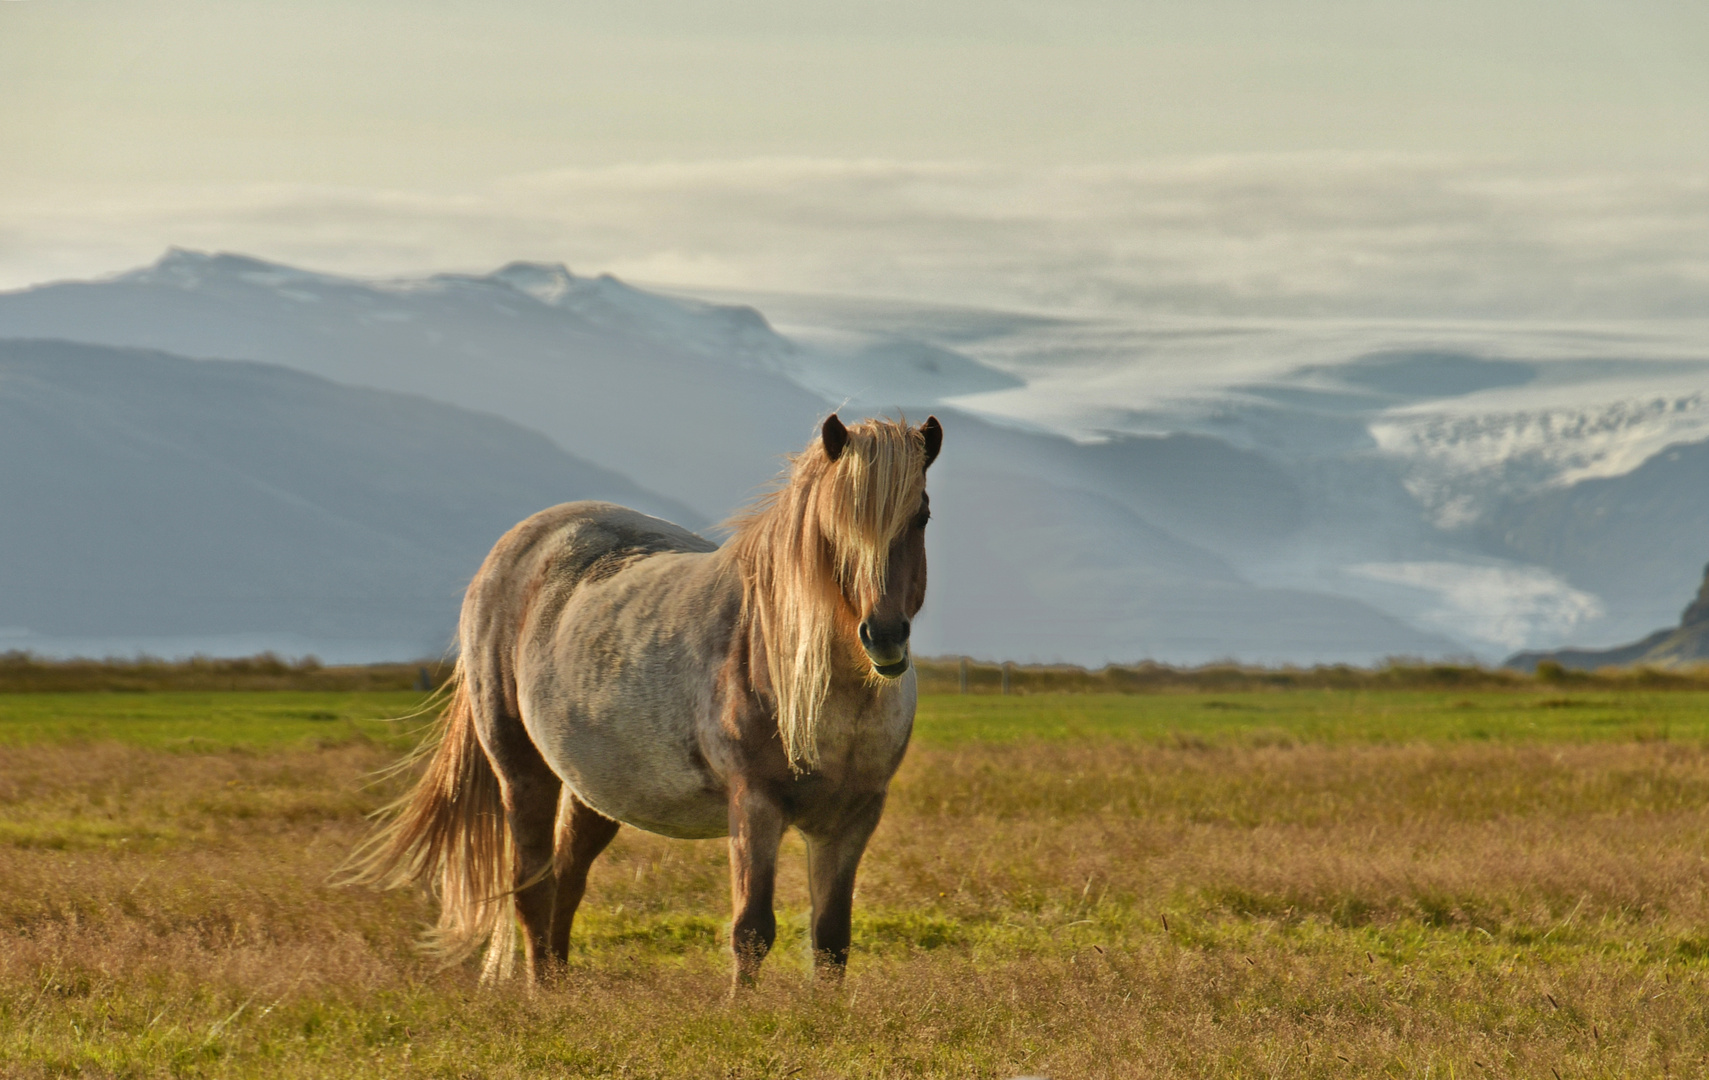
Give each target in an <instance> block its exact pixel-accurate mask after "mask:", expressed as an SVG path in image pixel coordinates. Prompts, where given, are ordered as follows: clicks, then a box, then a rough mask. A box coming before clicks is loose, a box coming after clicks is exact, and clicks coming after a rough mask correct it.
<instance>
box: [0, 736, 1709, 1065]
mask: <svg viewBox="0 0 1709 1080" xmlns="http://www.w3.org/2000/svg"><path fill="white" fill-rule="evenodd" d="M389 757H390V752H388V751H386V750H384V749H382V748H379V747H376V746H373V745H369V744H365V743H353V744H350V745H344V746H329V747H325V748H321V749H283V750H269V751H265V752H254V751H242V750H225V751H219V752H212V753H173V752H163V751H159V750H151V749H143V748H136V747H127V746H121V745H117V744H110V743H109V744H97V745H72V746H41V745H33V746H21V747H12V748H0V1075H5V1076H7V1077H13V1076H16V1077H38V1076H65V1075H80V1076H125V1077H154V1076H329V1077H332V1076H338V1077H342V1076H404V1075H410V1076H413V1075H423V1076H443V1077H490V1078H498V1077H524V1076H528V1077H532V1076H554V1077H556V1076H695V1077H699V1076H717V1077H814V1076H848V1077H856V1076H859V1077H868V1076H894V1077H903V1076H906V1077H914V1076H944V1077H952V1076H953V1077H975V1076H979V1077H1010V1076H1015V1075H1017V1074H1043V1075H1049V1076H1053V1077H1058V1078H1068V1077H1128V1076H1158V1077H1174V1076H1183V1077H1185V1076H1194V1077H1198V1076H1251V1077H1270V1076H1301V1077H1312V1076H1325V1077H1327V1076H1387V1075H1392V1076H1419V1077H1423V1076H1432V1077H1436V1076H1462V1077H1463V1076H1479V1075H1490V1076H1536V1077H1548V1076H1551V1075H1559V1076H1560V1077H1563V1078H1565V1077H1580V1076H1700V1075H1704V1074H1705V1072H1709V994H1706V990H1709V750H1706V749H1705V748H1704V747H1701V746H1697V745H1682V744H1677V743H1668V742H1646V743H1618V742H1616V743H1603V744H1596V745H1580V744H1566V743H1563V744H1549V743H1529V744H1501V743H1480V742H1460V743H1438V744H1416V745H1382V746H1378V745H1293V746H1285V745H1271V746H1263V745H1253V744H1246V745H1216V746H1206V745H1197V744H1194V743H1193V742H1192V741H1191V740H1185V741H1184V742H1183V744H1180V745H1174V746H1162V745H1151V744H1141V743H1138V742H1132V741H1123V740H1112V739H1099V740H1082V741H1074V740H1067V741H1055V742H1047V743H1041V742H1019V743H1013V742H1011V743H1006V744H1003V745H979V744H976V743H973V744H969V743H963V744H961V745H949V746H942V745H940V746H936V747H934V746H930V745H927V746H921V747H916V749H915V751H914V752H913V753H912V754H911V756H910V758H909V760H908V762H907V764H906V766H905V767H904V771H903V774H902V776H901V777H900V778H899V780H898V783H897V786H896V788H895V791H894V796H893V800H892V803H891V806H890V809H889V812H888V814H887V816H886V818H885V821H884V824H883V826H882V828H881V830H880V832H879V834H878V835H877V837H876V838H875V839H874V842H873V846H872V849H871V853H870V854H869V856H868V859H867V862H866V866H865V869H864V871H863V876H862V883H861V888H860V892H859V895H858V899H857V905H858V906H857V923H856V940H855V948H856V954H855V958H854V961H853V965H852V968H851V974H850V978H849V982H848V985H847V986H846V988H845V989H844V990H842V991H841V992H823V991H817V992H816V991H814V990H813V989H812V987H811V986H810V982H809V979H808V976H807V965H806V960H805V956H804V932H805V913H804V910H803V909H804V904H805V899H804V897H805V889H804V883H803V875H802V860H801V851H800V846H799V844H798V843H794V842H792V843H791V846H790V848H789V851H788V853H787V857H786V859H785V869H784V874H783V880H782V888H781V896H782V901H781V907H780V914H781V921H782V924H783V926H782V935H781V939H780V949H779V951H778V952H777V953H776V954H774V956H773V958H772V959H771V960H769V961H768V963H767V970H766V974H765V976H764V978H763V980H762V984H761V986H760V988H759V989H758V990H757V991H755V992H753V993H751V994H749V995H747V996H745V997H743V998H741V999H739V1000H737V1001H735V1002H730V1001H728V1000H726V986H727V980H728V975H727V967H726V963H725V959H724V955H723V952H722V934H723V926H724V924H725V922H726V921H727V917H728V916H727V912H726V905H727V903H728V899H727V871H726V867H725V860H724V852H723V848H722V845H721V844H719V843H715V842H700V843H688V842H682V841H670V840H664V839H661V838H657V837H652V836H647V835H644V834H640V833H637V832H635V831H633V830H625V831H624V832H623V833H622V834H620V836H619V839H618V841H617V842H616V843H615V844H614V845H613V848H612V850H611V851H610V852H609V853H608V854H607V855H606V856H605V857H604V858H603V859H602V860H601V861H600V863H599V864H598V865H597V866H596V868H595V871H594V878H593V881H592V884H591V886H590V889H589V896H588V902H587V905H586V906H585V907H584V914H583V918H582V919H581V920H580V921H579V922H578V927H577V944H576V948H575V953H574V956H573V962H572V966H571V970H570V972H569V973H568V975H567V977H566V978H565V979H564V981H563V983H562V985H560V986H557V987H554V988H552V989H550V990H547V991H544V992H540V993H532V994H531V993H529V992H527V991H526V989H525V988H522V987H519V986H506V987H500V988H496V989H495V988H482V987H480V986H478V985H477V983H476V980H475V977H474V973H473V970H472V969H470V968H458V969H453V970H449V971H439V970H435V969H434V967H433V966H432V964H431V963H429V962H428V961H426V960H424V959H423V958H422V957H421V956H420V955H419V954H418V953H417V952H416V951H415V949H414V944H413V939H414V935H415V933H416V932H417V930H418V929H419V928H420V926H421V924H422V923H423V922H424V921H426V920H427V918H428V916H429V908H428V905H427V904H426V902H425V901H424V900H423V899H422V898H420V897H414V896H408V895H401V894H388V895H379V894H375V893H371V892H363V891H353V890H339V889H331V888H328V887H327V886H326V885H325V884H324V882H325V880H326V877H327V875H328V874H329V873H330V871H331V870H332V869H333V867H334V866H336V864H337V863H338V862H339V860H340V859H341V858H342V857H343V856H344V854H345V853H346V852H347V851H348V850H349V849H350V847H351V845H352V844H353V843H354V841H355V840H356V839H357V837H358V836H359V835H360V833H361V832H362V829H363V828H364V822H363V817H362V815H363V813H364V812H365V811H366V810H368V809H371V808H372V807H374V806H376V805H378V804H379V803H380V802H381V801H382V800H383V797H384V794H385V793H384V792H381V791H375V790H370V789H364V788H363V787H362V786H361V780H362V778H363V776H364V775H365V774H366V773H368V772H369V771H371V770H373V769H375V768H377V767H378V766H380V765H382V764H385V763H386V761H387V760H388V759H389Z"/></svg>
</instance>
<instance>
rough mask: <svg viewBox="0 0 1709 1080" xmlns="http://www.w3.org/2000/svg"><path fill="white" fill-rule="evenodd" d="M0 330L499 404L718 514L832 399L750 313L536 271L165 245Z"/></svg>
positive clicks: (586, 453) (67, 288) (513, 416)
mask: <svg viewBox="0 0 1709 1080" xmlns="http://www.w3.org/2000/svg"><path fill="white" fill-rule="evenodd" d="M0 337H13V338H63V339H68V340H73V341H82V342H88V343H92V344H103V345H115V346H130V347H141V348H150V349H159V350H161V351H164V352H170V353H175V354H178V355H181V356H189V357H196V358H203V359H241V360H258V361H263V362H267V363H274V364H281V365H284V366H287V367H293V368H296V369H298V370H300V371H306V372H309V373H311V374H315V375H320V376H322V377H324V378H329V379H333V380H336V381H338V382H341V383H346V384H350V385H354V386H366V387H371V388H375V389H381V390H392V391H397V392H400V393H410V394H420V395H423V396H426V397H430V398H433V399H435V400H438V401H442V402H446V403H448V404H454V405H458V406H461V407H464V408H469V409H474V410H477V411H481V412H489V413H495V414H497V415H500V416H504V417H506V418H508V419H510V420H512V421H514V422H515V423H518V424H521V425H523V426H525V427H528V428H531V429H533V430H535V431H537V432H540V433H542V434H544V435H546V436H547V437H548V438H550V439H551V440H552V441H553V442H555V443H556V444H557V445H558V446H559V447H561V448H562V449H564V450H567V451H568V452H570V453H571V454H574V455H576V456H578V457H581V458H584V459H586V460H588V461H591V462H594V463H596V464H599V465H602V466H604V467H606V468H608V469H612V470H615V471H617V472H621V473H622V474H623V475H625V476H629V477H633V478H634V479H635V480H636V481H637V482H638V483H640V484H642V485H643V486H645V487H647V488H648V489H650V490H653V491H657V492H660V493H661V494H664V495H668V496H670V497H671V498H674V499H677V500H678V501H680V502H682V503H684V504H686V505H689V506H692V507H694V508H695V511H696V512H697V514H698V515H700V516H701V517H702V518H706V519H713V520H716V519H719V518H722V517H723V516H724V515H725V514H727V513H729V511H730V510H731V509H732V508H733V507H735V506H737V505H739V504H740V503H741V502H743V501H745V500H746V499H747V498H748V497H749V496H750V495H751V494H752V493H753V488H754V486H755V485H756V484H757V483H759V482H761V481H764V480H766V479H768V478H769V477H770V476H771V475H772V474H773V473H774V472H775V471H776V467H777V462H778V460H779V458H780V457H781V456H782V455H783V454H785V453H788V452H791V451H793V450H797V449H800V447H801V445H802V444H803V443H804V442H805V441H806V439H807V436H808V434H810V433H811V431H812V430H813V428H812V425H813V422H814V418H815V417H816V416H817V415H818V414H819V413H820V412H821V411H822V410H823V408H824V402H823V401H822V400H821V399H820V398H819V397H817V396H816V395H814V394H812V393H811V392H809V391H807V390H805V389H803V388H801V387H799V386H797V385H796V384H794V383H793V382H791V381H789V380H788V379H786V378H782V377H779V376H778V375H777V374H776V373H775V372H776V369H777V368H779V367H781V366H782V364H783V358H784V357H785V356H786V355H787V354H788V353H789V352H790V351H791V349H792V346H791V345H790V343H789V342H787V341H786V340H784V339H783V338H781V337H779V336H778V335H776V334H775V333H773V332H772V331H771V330H770V328H769V327H767V326H766V324H765V320H764V319H763V318H761V317H760V316H759V314H758V313H757V312H755V311H753V310H752V309H750V308H741V307H728V306H725V307H717V306H713V305H691V304H687V303H682V302H677V301H671V300H666V299H664V298H662V297H655V296H652V295H650V294H647V293H643V292H641V291H639V290H635V289H631V288H629V287H628V286H626V285H623V284H622V283H620V282H618V281H616V280H615V279H612V278H596V279H586V278H577V277H574V276H573V275H571V274H569V273H568V272H567V271H565V270H563V269H562V268H561V267H542V266H536V265H532V264H514V265H512V266H508V267H505V268H503V269H501V270H499V271H498V272H497V273H495V274H492V275H490V276H485V277H473V276H466V275H454V274H445V275H438V276H435V277H431V278H427V279H424V280H417V281H404V282H362V281H355V280H352V279H348V278H340V277H335V276H332V275H326V274H314V273H310V272H307V271H302V270H294V269H291V268H289V267H282V266H276V265H273V264H271V263H265V262H261V261H259V260H255V259H249V258H245V257H243V256H239V255H200V254H196V253H193V252H186V251H173V252H170V253H168V254H167V255H166V256H165V257H164V258H162V259H161V260H160V261H159V262H158V263H156V264H154V265H153V266H150V267H146V268H144V269H141V270H138V271H134V272H132V273H128V274H122V275H119V276H118V277H116V278H113V279H110V280H107V281H100V282H71V283H63V284H58V285H53V286H48V287H43V288H37V289H28V290H24V291H22V292H17V293H11V294H8V295H5V296H4V297H0ZM689 433H692V438H685V436H687V435H688V434H689Z"/></svg>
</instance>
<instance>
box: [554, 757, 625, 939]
mask: <svg viewBox="0 0 1709 1080" xmlns="http://www.w3.org/2000/svg"><path fill="white" fill-rule="evenodd" d="M616 835H617V822H615V821H613V820H611V819H610V818H608V817H606V816H605V815H604V814H602V813H600V812H599V811H597V810H595V809H593V808H592V807H590V806H588V804H587V803H584V802H582V801H581V800H580V799H578V798H576V793H575V792H573V791H571V790H570V789H569V788H568V787H567V786H566V787H565V788H564V794H563V797H562V799H561V800H560V801H559V805H558V845H557V873H558V896H557V903H556V905H555V907H554V910H553V912H552V956H553V958H554V959H556V960H557V961H558V962H559V963H563V962H565V961H566V960H568V959H569V958H570V924H571V923H572V922H574V921H575V918H576V908H577V907H579V906H580V905H581V902H582V894H583V893H585V892H587V872H588V868H589V867H591V866H592V865H593V861H594V860H595V859H597V858H599V853H600V852H602V851H604V850H605V846H606V845H607V844H609V843H611V838H612V837H614V836H616Z"/></svg>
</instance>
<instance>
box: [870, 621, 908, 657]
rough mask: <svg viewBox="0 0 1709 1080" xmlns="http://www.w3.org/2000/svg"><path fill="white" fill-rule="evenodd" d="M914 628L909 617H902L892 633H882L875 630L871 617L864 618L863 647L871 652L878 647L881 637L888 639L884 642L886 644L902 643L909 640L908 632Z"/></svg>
mask: <svg viewBox="0 0 1709 1080" xmlns="http://www.w3.org/2000/svg"><path fill="white" fill-rule="evenodd" d="M912 628H913V624H912V623H910V622H909V621H908V620H907V619H902V620H900V621H898V622H897V623H896V624H895V626H894V627H893V628H892V630H891V632H890V633H888V634H881V633H879V632H875V631H874V629H873V625H872V620H871V619H862V620H861V621H860V644H861V647H862V648H864V649H866V650H868V651H869V652H870V651H871V650H873V649H876V648H878V647H879V639H880V637H883V638H886V639H888V640H886V641H885V642H884V644H886V645H901V644H903V643H905V642H906V641H907V640H908V632H909V631H910V630H911V629H912Z"/></svg>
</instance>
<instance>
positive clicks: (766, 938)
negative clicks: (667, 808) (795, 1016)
mask: <svg viewBox="0 0 1709 1080" xmlns="http://www.w3.org/2000/svg"><path fill="white" fill-rule="evenodd" d="M786 824H787V823H786V822H785V821H784V816H783V810H782V808H781V807H779V806H778V805H777V803H776V802H775V801H774V800H773V799H771V798H770V797H769V796H767V795H766V794H765V793H764V792H762V791H759V790H757V789H756V788H754V787H753V786H752V785H750V784H748V783H745V782H743V781H737V782H736V783H735V784H734V785H732V787H731V789H730V899H731V902H732V905H733V906H734V908H735V921H734V923H733V924H732V926H731V928H730V947H731V949H732V951H734V953H735V954H736V982H735V985H736V986H737V987H743V986H752V985H753V983H754V979H755V977H756V976H758V975H759V970H760V961H762V960H764V959H765V955H766V953H768V952H770V951H771V945H772V942H774V941H776V940H777V916H776V915H774V914H773V913H772V891H773V888H774V887H775V885H776V883H777V846H778V844H779V843H780V842H781V841H782V840H783V830H784V828H785V826H786Z"/></svg>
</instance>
